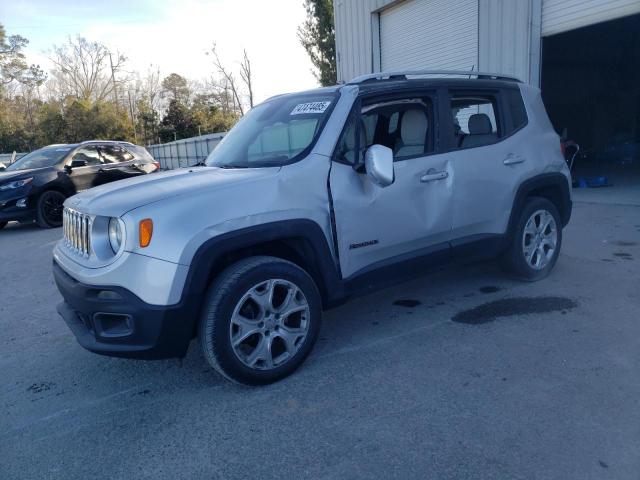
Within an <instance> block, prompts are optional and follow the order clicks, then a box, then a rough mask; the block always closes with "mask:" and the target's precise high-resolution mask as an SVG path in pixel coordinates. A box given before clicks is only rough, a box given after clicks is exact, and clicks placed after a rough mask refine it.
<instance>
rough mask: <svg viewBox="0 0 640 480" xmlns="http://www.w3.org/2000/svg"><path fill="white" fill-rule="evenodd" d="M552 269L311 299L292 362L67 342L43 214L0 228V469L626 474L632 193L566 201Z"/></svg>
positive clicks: (429, 278) (635, 358)
mask: <svg viewBox="0 0 640 480" xmlns="http://www.w3.org/2000/svg"><path fill="white" fill-rule="evenodd" d="M564 233H565V238H564V245H563V248H562V254H561V256H560V259H559V261H558V264H557V266H556V268H555V271H554V272H553V273H552V275H551V276H550V277H549V278H547V279H545V280H543V281H541V282H537V283H531V284H530V283H520V282H517V281H514V280H511V279H509V278H507V277H506V276H504V275H503V274H502V272H501V271H500V270H499V269H498V268H497V267H496V266H495V265H494V264H493V263H476V264H472V265H467V266H454V267H449V268H447V269H444V270H441V271H438V272H435V273H430V274H428V275H425V276H423V277H421V278H420V279H418V280H414V281H411V282H407V283H404V284H401V285H398V286H396V287H394V288H390V289H387V290H382V291H379V292H376V293H375V294H371V295H369V296H366V297H361V298H358V299H355V300H353V301H351V302H349V303H347V304H345V305H344V306H341V307H339V308H336V309H334V310H331V311H329V312H326V314H325V316H324V324H323V327H322V331H321V335H320V339H319V342H318V344H317V346H316V348H315V350H314V352H313V353H312V354H311V356H310V357H309V359H308V360H307V362H306V363H305V364H304V365H303V366H302V368H301V369H300V370H299V371H298V372H297V373H296V374H294V375H293V376H291V377H289V378H287V379H285V380H284V381H282V382H279V383H277V384H274V385H271V386H268V387H262V388H248V387H241V386H238V385H235V384H232V383H229V382H228V381H226V380H224V379H223V378H222V377H220V376H219V375H217V374H216V373H215V372H214V371H213V370H212V369H211V368H210V367H209V366H208V365H207V363H206V362H205V360H204V358H203V356H202V354H201V353H200V351H199V350H198V345H197V343H195V342H194V343H192V345H191V348H190V351H189V353H188V355H187V357H186V358H185V359H183V360H182V361H179V360H167V361H155V362H145V361H135V360H122V359H113V358H107V357H101V356H98V355H95V354H92V353H89V352H87V351H85V350H83V349H82V348H81V347H80V346H79V345H78V344H77V342H76V340H75V338H74V337H73V335H72V334H71V332H70V331H69V330H68V329H67V327H66V325H65V324H64V322H63V321H62V320H61V319H60V318H59V317H58V315H57V314H56V311H55V306H56V304H57V303H58V302H59V300H60V297H59V295H58V292H57V290H56V288H55V285H54V283H53V279H52V276H51V251H52V248H53V245H54V243H55V241H56V240H57V239H58V238H59V237H60V235H61V232H60V230H59V229H57V230H40V229H38V228H36V227H35V226H33V225H17V224H12V225H9V226H8V227H7V228H5V229H4V230H2V231H0V291H1V292H2V300H1V303H0V379H1V380H0V406H1V407H2V408H1V409H0V479H7V480H10V479H64V480H73V479H88V478H91V479H103V478H104V479H107V478H108V479H154V480H158V479H178V478H180V479H182V478H184V479H245V478H256V479H271V478H273V479H307V478H309V479H356V478H358V479H359V478H362V479H377V478H380V479H392V478H398V479H414V478H415V479H427V478H434V479H501V480H502V479H563V480H566V479H579V480H586V479H608V478H611V479H633V480H638V479H639V478H640V207H639V206H630V205H627V206H625V205H603V204H594V203H584V202H581V203H576V205H575V207H574V215H573V219H572V221H571V223H570V225H569V226H568V228H567V229H566V230H565V232H564Z"/></svg>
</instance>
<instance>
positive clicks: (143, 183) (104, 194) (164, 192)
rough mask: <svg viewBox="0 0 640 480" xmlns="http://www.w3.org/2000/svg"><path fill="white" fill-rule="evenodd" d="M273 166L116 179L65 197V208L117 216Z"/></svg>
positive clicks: (260, 173) (265, 172)
mask: <svg viewBox="0 0 640 480" xmlns="http://www.w3.org/2000/svg"><path fill="white" fill-rule="evenodd" d="M279 170H280V168H279V167H274V168H239V169H222V168H217V167H195V168H191V169H187V168H181V169H178V170H171V171H168V172H159V173H152V174H149V175H142V176H140V177H136V178H130V179H127V180H120V181H117V182H113V183H108V184H106V185H101V186H99V187H94V188H92V189H90V190H87V191H85V192H82V193H80V194H78V195H74V196H73V197H71V198H68V199H67V201H66V202H65V206H66V207H70V208H73V209H77V210H79V211H81V212H85V213H90V214H93V215H103V216H110V217H121V216H122V215H124V214H125V213H127V212H129V211H131V210H134V209H136V208H139V207H142V206H144V205H149V204H151V203H154V202H158V201H160V200H166V199H168V198H174V197H178V196H180V195H193V194H194V193H196V192H198V191H201V190H205V189H215V188H224V187H226V186H229V185H235V184H240V183H245V182H250V181H253V180H255V179H258V178H264V177H266V176H270V175H275V174H276V173H277V172H278V171H279Z"/></svg>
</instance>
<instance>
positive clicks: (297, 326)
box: [229, 279, 311, 370]
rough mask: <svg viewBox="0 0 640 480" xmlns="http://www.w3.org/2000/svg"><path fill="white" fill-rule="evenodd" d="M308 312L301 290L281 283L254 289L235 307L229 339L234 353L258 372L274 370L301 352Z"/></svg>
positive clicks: (307, 324) (259, 284)
mask: <svg viewBox="0 0 640 480" xmlns="http://www.w3.org/2000/svg"><path fill="white" fill-rule="evenodd" d="M310 317H311V312H310V308H309V303H308V301H307V299H306V297H305V295H304V293H303V292H302V290H301V289H300V288H298V287H297V286H296V285H295V284H294V283H292V282H290V281H288V280H283V279H270V280H266V281H263V282H260V283H258V284H257V285H254V286H253V287H251V289H249V291H247V292H246V293H245V294H244V295H243V296H242V297H241V298H240V300H239V301H238V303H237V304H236V306H235V308H234V310H233V314H232V316H231V328H230V330H229V336H230V341H231V346H232V348H233V352H234V353H235V355H236V356H237V357H238V359H239V360H240V361H241V362H242V363H243V364H244V365H246V366H248V367H250V368H252V369H257V370H271V369H274V368H277V367H279V366H281V365H283V364H285V363H286V362H287V361H289V360H290V359H291V358H293V357H294V356H295V354H296V353H297V352H298V351H299V350H300V348H301V347H302V345H303V344H304V340H305V338H306V336H307V333H308V332H309V325H310Z"/></svg>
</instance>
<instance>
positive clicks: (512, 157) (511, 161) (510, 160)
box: [502, 153, 526, 165]
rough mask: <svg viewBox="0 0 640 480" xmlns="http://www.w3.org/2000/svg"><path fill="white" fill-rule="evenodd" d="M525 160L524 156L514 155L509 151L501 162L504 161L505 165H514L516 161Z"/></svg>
mask: <svg viewBox="0 0 640 480" xmlns="http://www.w3.org/2000/svg"><path fill="white" fill-rule="evenodd" d="M525 160H526V158H524V157H523V156H522V155H514V154H513V153H510V154H509V155H507V158H505V159H504V160H503V161H502V163H504V164H505V165H515V164H517V163H522V162H524V161H525Z"/></svg>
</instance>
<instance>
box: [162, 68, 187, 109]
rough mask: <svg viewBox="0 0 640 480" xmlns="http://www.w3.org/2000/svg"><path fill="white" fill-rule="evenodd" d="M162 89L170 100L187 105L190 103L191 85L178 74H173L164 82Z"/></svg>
mask: <svg viewBox="0 0 640 480" xmlns="http://www.w3.org/2000/svg"><path fill="white" fill-rule="evenodd" d="M162 89H163V91H164V92H165V93H166V94H168V95H169V98H170V100H176V101H177V102H180V103H183V104H186V103H187V102H188V101H189V95H190V93H191V92H190V91H189V85H188V83H187V79H186V78H184V77H183V76H181V75H178V74H177V73H172V74H171V75H169V76H167V77H165V78H164V80H162Z"/></svg>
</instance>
